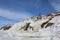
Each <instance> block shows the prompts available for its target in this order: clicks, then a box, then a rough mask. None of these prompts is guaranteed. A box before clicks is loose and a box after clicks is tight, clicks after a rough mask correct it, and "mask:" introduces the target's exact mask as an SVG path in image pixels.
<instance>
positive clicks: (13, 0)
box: [0, 0, 60, 26]
mask: <svg viewBox="0 0 60 40" xmlns="http://www.w3.org/2000/svg"><path fill="white" fill-rule="evenodd" d="M53 12H60V0H0V26H3V25H5V24H8V23H16V22H19V21H21V20H23V19H26V18H29V17H31V16H36V15H38V14H39V13H41V14H47V13H53Z"/></svg>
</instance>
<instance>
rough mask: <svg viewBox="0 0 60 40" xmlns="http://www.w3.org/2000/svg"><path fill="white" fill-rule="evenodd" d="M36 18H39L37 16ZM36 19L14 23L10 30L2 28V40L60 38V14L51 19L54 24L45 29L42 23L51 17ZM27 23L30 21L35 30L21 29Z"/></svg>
mask: <svg viewBox="0 0 60 40" xmlns="http://www.w3.org/2000/svg"><path fill="white" fill-rule="evenodd" d="M35 20H37V19H36V18H35ZM35 20H34V19H28V20H25V21H22V22H19V23H16V24H14V25H13V26H12V28H10V29H9V30H6V31H4V30H0V40H60V16H56V17H54V18H53V19H52V20H51V21H49V22H51V23H54V25H52V26H50V27H47V28H43V29H41V24H42V23H44V22H46V21H48V20H49V18H47V19H44V18H42V19H41V20H37V21H35ZM26 23H30V26H32V27H34V30H33V31H32V30H31V29H28V31H24V30H23V29H22V30H20V28H21V27H23V26H24V25H26Z"/></svg>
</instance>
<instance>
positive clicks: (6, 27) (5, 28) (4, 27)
mask: <svg viewBox="0 0 60 40" xmlns="http://www.w3.org/2000/svg"><path fill="white" fill-rule="evenodd" d="M12 26H13V24H7V25H5V26H3V27H2V28H0V29H1V30H9V29H10V28H11V27H12Z"/></svg>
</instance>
